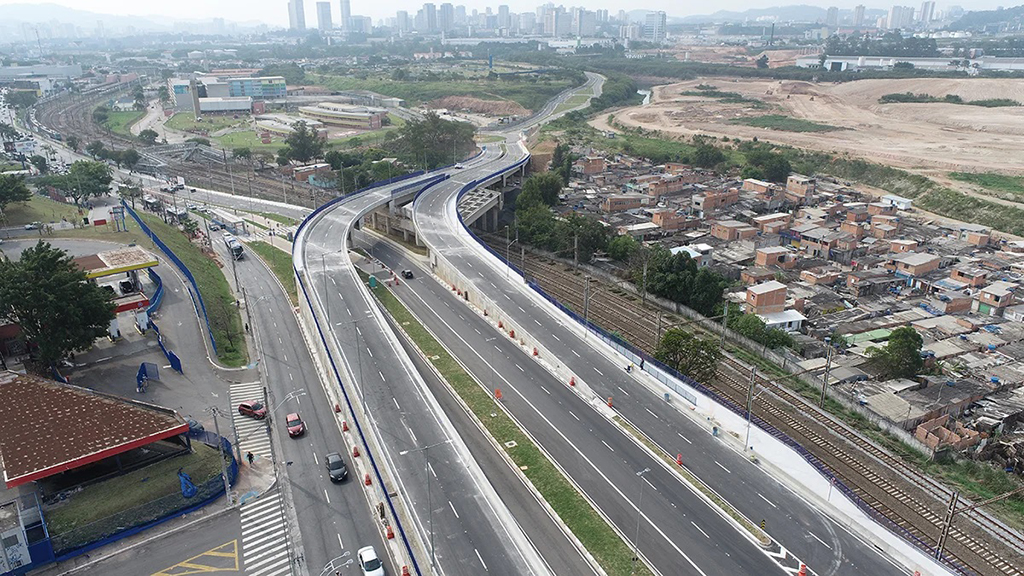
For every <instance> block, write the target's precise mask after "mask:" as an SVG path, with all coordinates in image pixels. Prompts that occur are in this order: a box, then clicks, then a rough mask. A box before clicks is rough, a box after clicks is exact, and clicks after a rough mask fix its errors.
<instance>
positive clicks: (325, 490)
mask: <svg viewBox="0 0 1024 576" xmlns="http://www.w3.org/2000/svg"><path fill="white" fill-rule="evenodd" d="M324 498H327V503H328V504H330V503H331V495H330V494H328V493H327V488H324Z"/></svg>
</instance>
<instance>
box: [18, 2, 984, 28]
mask: <svg viewBox="0 0 1024 576" xmlns="http://www.w3.org/2000/svg"><path fill="white" fill-rule="evenodd" d="M299 1H300V2H301V0H299ZM316 4H317V2H316V0H306V1H305V2H303V12H304V14H303V15H304V21H305V28H306V29H315V28H316V27H317V12H316V10H317V8H316ZM346 4H349V3H348V2H346ZM434 4H435V5H436V6H438V7H439V6H440V5H441V3H440V2H435V3H434ZM453 4H455V3H454V2H453ZM459 4H461V5H463V6H465V7H466V10H467V11H468V12H471V11H472V10H474V9H476V10H478V11H480V12H483V11H485V10H486V9H487V8H491V9H492V10H493V11H495V12H497V10H498V6H499V5H507V6H508V7H509V11H510V12H511V13H516V14H518V13H522V12H531V11H535V10H536V8H537V7H538V6H540V5H543V4H545V2H538V1H536V0H529V1H528V0H520V1H515V0H511V1H502V0H499V1H498V2H486V1H479V0H478V1H472V0H471V1H467V2H460V3H459ZM559 4H561V5H562V6H564V7H565V8H566V9H568V8H569V7H570V6H571V3H564V2H563V3H555V5H556V6H558V5H559ZM860 4H864V5H866V6H867V8H868V9H884V10H887V11H888V10H889V9H890V8H891V6H892V4H882V3H879V4H875V5H871V4H866V3H864V2H859V1H857V0H849V1H836V2H828V3H822V4H820V5H815V6H820V7H821V8H823V9H824V8H828V7H831V6H835V7H838V8H839V9H840V10H854V9H855V7H856V6H858V5H860ZM954 4H956V2H948V3H941V4H936V5H935V9H936V11H941V10H942V9H943V8H945V7H948V6H950V5H954ZM17 5H23V6H24V5H30V6H34V7H38V6H45V5H58V6H63V7H66V8H70V9H73V10H85V11H91V12H95V13H97V14H109V15H133V16H139V17H166V16H168V15H169V14H168V13H167V12H162V11H161V9H162V8H165V6H166V5H163V4H156V3H153V4H152V5H147V4H140V3H138V2H130V1H128V0H65V1H63V2H59V3H56V2H49V1H43V0H39V1H35V0H20V1H17V2H12V1H7V0H0V7H5V6H17ZM330 5H331V13H332V19H333V25H334V27H335V28H340V27H342V26H343V25H344V24H343V22H344V18H343V15H342V14H341V2H340V1H339V0H332V1H331V2H330ZM349 5H350V6H351V8H350V13H351V15H352V16H364V17H369V18H371V19H372V21H373V23H374V24H376V23H377V21H378V20H381V19H386V18H394V17H395V15H396V12H399V11H404V12H408V13H409V14H410V17H411V16H412V15H414V14H415V13H416V11H417V10H419V9H420V8H421V7H422V3H421V2H419V3H418V2H415V1H413V2H403V3H396V4H389V5H381V4H379V3H372V2H367V3H361V2H358V1H357V2H355V3H351V4H349ZM791 5H795V3H790V2H777V1H771V0H765V1H759V2H755V3H745V2H740V1H739V0H726V1H725V2H721V3H718V4H716V5H715V8H714V10H711V9H706V8H704V6H705V5H701V4H697V3H693V4H683V5H680V4H678V3H674V2H669V1H668V0H649V1H648V2H645V3H644V4H643V5H640V6H623V4H622V3H621V2H617V1H613V0H594V1H591V2H588V3H587V5H586V8H587V9H588V10H592V11H594V10H600V9H604V10H608V11H609V12H611V13H613V14H614V13H617V12H618V11H619V10H624V9H627V8H628V9H629V10H649V11H659V10H660V11H664V12H665V13H666V14H667V16H668V18H669V19H672V18H674V17H685V16H691V15H701V14H712V13H714V12H717V11H720V10H724V11H733V12H742V11H744V10H748V9H767V8H774V7H782V6H791ZM998 6H1000V3H998V2H996V1H994V0H992V1H983V2H979V3H975V4H972V5H971V6H970V8H972V9H975V10H987V9H995V8H997V7H998ZM174 7H175V9H176V10H177V13H178V14H181V13H187V14H189V15H190V19H212V18H224V19H226V20H228V21H231V22H239V23H256V22H261V23H264V24H267V25H270V26H274V27H288V26H289V23H290V22H289V0H262V1H260V2H256V3H252V2H246V1H243V0H223V1H222V2H217V3H209V2H200V1H199V0H181V1H180V2H178V3H176V4H175V5H174ZM914 7H915V8H916V7H917V6H916V5H915V6H914Z"/></svg>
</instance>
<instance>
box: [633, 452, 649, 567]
mask: <svg viewBox="0 0 1024 576" xmlns="http://www.w3.org/2000/svg"><path fill="white" fill-rule="evenodd" d="M650 471H651V469H650V468H644V469H643V470H640V471H639V472H637V473H636V476H637V478H639V479H640V498H639V500H638V501H637V504H636V535H635V536H634V537H633V548H634V549H635V550H636V555H635V556H633V565H632V567H631V568H630V569H629V573H630V574H636V565H637V563H638V562H640V516H641V515H642V514H641V507H642V506H643V504H644V482H645V481H646V480H644V474H647V473H648V472H650Z"/></svg>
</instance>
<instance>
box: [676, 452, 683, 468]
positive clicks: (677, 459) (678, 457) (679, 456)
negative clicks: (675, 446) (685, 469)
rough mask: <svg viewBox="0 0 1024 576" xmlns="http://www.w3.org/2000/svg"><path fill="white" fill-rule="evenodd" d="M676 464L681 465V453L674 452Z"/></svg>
mask: <svg viewBox="0 0 1024 576" xmlns="http://www.w3.org/2000/svg"><path fill="white" fill-rule="evenodd" d="M676 464H678V465H680V466H682V465H683V455H682V454H676Z"/></svg>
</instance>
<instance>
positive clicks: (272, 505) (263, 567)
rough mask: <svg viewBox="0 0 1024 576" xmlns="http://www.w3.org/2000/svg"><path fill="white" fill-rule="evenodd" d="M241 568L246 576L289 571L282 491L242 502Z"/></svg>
mask: <svg viewBox="0 0 1024 576" xmlns="http://www.w3.org/2000/svg"><path fill="white" fill-rule="evenodd" d="M241 515H242V567H243V568H244V569H245V574H246V576H286V575H291V574H292V563H291V556H290V555H289V554H288V546H289V544H288V524H287V523H286V521H285V515H284V501H283V500H282V498H281V491H280V490H278V489H276V488H275V489H274V490H271V491H269V492H267V493H266V494H264V495H263V496H260V497H259V498H256V499H255V500H251V501H249V502H246V503H245V504H242V510H241Z"/></svg>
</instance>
